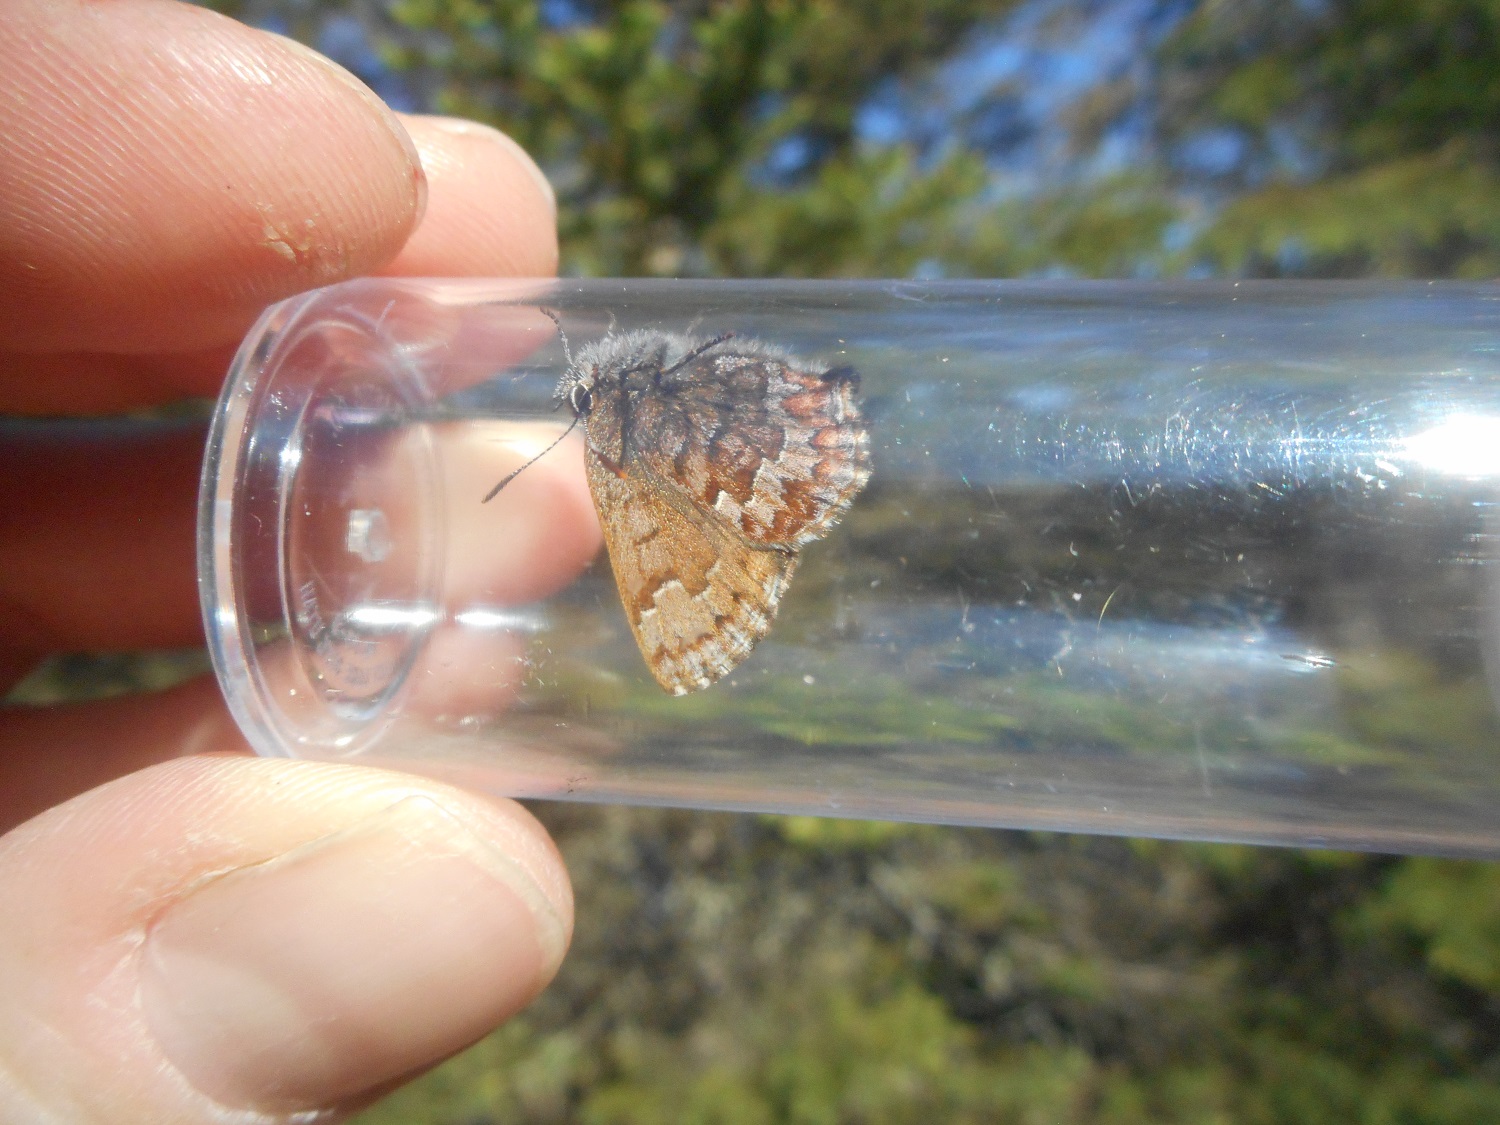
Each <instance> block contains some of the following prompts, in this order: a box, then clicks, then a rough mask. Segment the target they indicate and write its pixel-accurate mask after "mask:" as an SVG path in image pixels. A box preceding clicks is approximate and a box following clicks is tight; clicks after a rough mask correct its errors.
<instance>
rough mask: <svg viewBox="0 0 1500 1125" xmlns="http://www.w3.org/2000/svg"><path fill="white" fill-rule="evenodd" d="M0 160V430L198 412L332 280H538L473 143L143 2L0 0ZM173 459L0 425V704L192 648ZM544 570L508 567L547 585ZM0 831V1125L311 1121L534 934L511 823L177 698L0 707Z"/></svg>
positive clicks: (556, 939)
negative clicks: (241, 360)
mask: <svg viewBox="0 0 1500 1125" xmlns="http://www.w3.org/2000/svg"><path fill="white" fill-rule="evenodd" d="M0 136H4V137H5V138H6V142H5V148H6V155H5V158H4V160H3V161H0V247H3V249H0V413H5V414H11V415H16V414H33V415H54V416H57V415H65V416H78V415H89V414H99V413H106V412H113V411H119V410H122V409H126V408H130V407H136V406H145V405H150V404H153V403H159V402H165V401H170V400H172V399H174V398H178V397H180V396H182V395H184V394H212V393H214V392H215V391H216V389H217V385H218V382H219V380H220V379H221V378H222V377H223V372H224V369H225V366H226V365H227V362H228V359H229V356H230V354H231V352H232V350H233V347H234V344H235V343H236V342H237V340H238V338H239V337H240V336H241V335H242V334H243V333H244V331H245V330H246V329H247V328H248V326H249V324H250V323H251V321H252V320H253V318H254V317H255V315H256V314H257V313H258V312H259V310H260V309H261V308H262V307H263V306H265V305H266V304H268V303H270V302H271V301H274V300H278V299H280V298H282V297H286V296H289V295H291V294H293V293H295V292H297V291H299V290H302V289H306V288H309V287H311V286H315V285H322V284H327V283H330V282H333V281H337V280H339V279H341V278H344V277H350V276H355V275H358V274H363V273H372V272H383V273H398V274H408V275H415V274H437V275H446V276H456V275H465V274H475V275H490V276H495V275H516V276H536V275H542V274H549V273H551V272H552V271H553V270H554V269H555V267H556V242H555V215H554V210H553V203H552V199H551V194H550V191H549V189H548V188H547V187H546V184H545V181H544V180H542V179H541V177H540V174H539V173H538V172H537V170H536V168H535V165H533V164H532V163H531V162H530V160H529V159H528V158H527V157H526V156H525V155H524V154H523V153H521V151H520V150H519V149H518V148H516V146H515V145H514V144H512V143H511V142H509V141H508V140H506V139H505V138H503V137H501V136H500V135H499V134H498V133H494V132H493V131H491V130H487V129H482V128H480V127H478V126H469V125H464V124H460V123H457V122H451V121H442V120H437V119H432V118H404V119H401V121H399V122H398V120H397V119H396V118H395V117H394V116H393V115H391V114H390V113H389V112H388V111H387V110H386V109H385V108H384V107H383V106H382V105H381V104H380V103H379V102H378V101H377V100H376V99H375V98H374V96H373V95H372V94H370V93H369V91H367V90H365V89H364V88H363V87H362V86H360V85H359V84H358V83H357V82H356V81H355V80H354V79H353V78H352V77H351V76H349V75H348V74H346V73H344V72H343V71H341V70H339V69H338V68H337V67H335V66H333V65H332V64H331V63H328V62H327V61H326V60H323V59H321V58H319V57H318V56H316V55H314V54H313V53H312V52H310V51H307V50H306V49H304V48H301V47H298V46H297V45H295V44H293V43H290V42H289V41H286V40H283V39H280V38H277V37H275V36H271V35H267V34H264V33H261V32H257V31H253V30H251V29H248V28H245V27H242V26H240V25H237V24H235V23H233V22H231V21H229V20H226V19H223V18H222V17H219V16H217V15H214V14H212V13H209V12H206V11H204V10H201V9H197V8H191V7H188V6H185V5H180V4H176V3H171V2H166V0H120V2H119V3H116V4H111V5H94V4H84V3H79V2H78V0H57V2H48V0H13V2H12V3H10V4H9V5H7V10H6V12H5V17H4V19H3V20H0ZM413 142H415V143H414V144H413ZM424 204H425V212H424ZM202 438H203V435H202V433H201V431H199V430H198V429H196V428H193V429H190V430H187V429H182V428H172V427H162V428H158V429H153V430H150V431H145V432H142V431H140V430H134V431H125V430H122V429H120V428H118V427H112V428H111V427H105V428H101V427H97V426H87V425H85V426H79V427H76V428H74V429H72V430H71V431H69V432H68V433H66V434H59V432H58V431H56V430H55V429H49V430H48V431H46V432H45V433H43V434H41V435H40V436H38V434H36V433H34V432H30V431H27V430H24V429H20V430H16V429H10V430H0V480H3V481H4V482H5V485H6V487H5V489H4V490H3V492H0V607H3V613H4V616H3V621H4V636H3V637H0V684H3V685H5V686H9V685H10V684H12V683H14V682H15V681H16V680H17V679H18V678H19V677H20V676H21V675H23V674H24V673H25V672H26V671H27V670H28V669H29V668H30V667H32V666H34V664H35V663H36V661H37V660H38V659H39V658H40V657H41V656H43V655H44V654H46V653H48V652H54V651H76V650H110V649H133V648H145V647H166V646H177V645H184V644H191V643H193V642H194V641H195V640H197V639H198V638H199V636H200V626H199V622H198V614H197V597H196V590H195V584H194V567H193V519H194V505H195V491H196V485H197V472H198V461H199V457H200V453H201V448H202ZM536 471H540V472H546V471H548V470H547V467H546V465H545V464H539V466H538V467H537V470H536ZM559 487H560V488H562V489H564V490H566V489H569V488H571V489H573V490H574V492H575V493H576V496H574V497H573V501H570V503H569V506H568V514H569V515H572V514H576V513H583V516H582V517H581V518H591V517H590V516H588V515H587V513H588V512H589V501H588V498H587V493H586V490H585V488H584V486H583V484H582V483H581V481H579V482H576V483H574V484H567V483H563V484H560V485H559ZM537 495H539V496H551V498H552V502H553V503H554V504H555V503H556V497H557V495H558V493H557V492H556V490H554V491H553V492H551V493H548V492H546V491H545V490H544V491H541V492H538V493H537ZM512 514H513V518H522V517H523V516H524V513H521V512H515V511H513V513H512ZM533 515H534V516H535V518H536V519H537V520H538V521H545V520H551V519H557V518H561V517H559V515H558V513H557V511H556V510H548V511H545V512H544V511H537V512H535V513H533ZM543 556H544V552H541V553H538V552H532V553H531V554H530V555H526V554H524V553H523V554H521V555H518V556H516V557H515V558H513V559H511V560H509V565H513V566H516V567H533V568H536V569H537V572H538V573H544V574H546V573H551V574H552V575H553V580H554V582H555V583H557V584H560V583H562V582H565V581H567V580H568V579H569V577H570V576H571V575H570V573H568V572H565V571H563V570H560V569H559V568H558V567H557V566H556V565H555V561H554V560H549V559H548V558H546V557H543ZM214 752H222V753H217V754H215V753H214ZM185 755H191V756H185ZM43 810H47V811H43ZM28 818H30V819H28ZM23 821H24V823H22V822H23ZM18 824H19V827H14V828H12V826H14V825H18ZM0 828H12V830H11V831H10V832H9V833H8V835H6V836H4V837H3V838H0V901H3V902H4V903H5V910H4V912H3V914H0V994H3V995H4V996H5V1004H4V1006H3V1007H0V1120H4V1121H46V1120H59V1121H69V1122H82V1121H95V1120H97V1121H105V1120H107V1121H110V1122H132V1121H140V1122H151V1123H153V1125H163V1123H168V1122H182V1123H198V1122H211V1121H227V1120H249V1119H250V1118H251V1117H252V1116H253V1118H254V1119H255V1120H266V1121H276V1120H289V1119H292V1118H294V1117H295V1118H296V1119H298V1120H307V1119H308V1117H307V1114H308V1113H309V1111H317V1110H325V1111H327V1114H328V1117H329V1118H333V1117H337V1116H338V1115H339V1113H340V1112H341V1111H343V1110H347V1109H348V1108H350V1107H352V1106H356V1105H358V1104H360V1103H361V1102H362V1101H366V1100H368V1099H369V1098H370V1097H372V1096H375V1095H376V1094H378V1092H379V1091H380V1090H381V1089H382V1088H386V1087H388V1086H390V1085H391V1084H394V1083H396V1082H399V1081H400V1080H402V1079H403V1078H404V1077H406V1076H408V1075H410V1074H412V1073H414V1072H417V1071H419V1070H421V1069H423V1068H424V1067H426V1066H428V1065H430V1064H432V1063H434V1062H436V1061H438V1060H439V1059H441V1058H442V1057H444V1056H446V1055H447V1054H449V1053H451V1052H453V1051H455V1050H457V1049H459V1048H460V1047H462V1046H464V1045H466V1044H467V1043H469V1042H471V1041H472V1040H474V1039H476V1038H478V1037H479V1036H481V1035H483V1034H484V1033H485V1032H486V1031H488V1030H489V1029H490V1028H492V1027H494V1026H495V1025H497V1024H498V1023H500V1022H502V1021H503V1020H504V1019H506V1018H507V1017H508V1016H510V1015H511V1014H513V1013H514V1012H515V1011H517V1010H518V1009H519V1008H521V1007H522V1006H523V1005H525V1004H526V1003H527V1002H529V1001H530V1000H531V999H532V997H533V996H534V995H535V994H536V993H537V992H538V991H539V990H540V989H541V988H542V987H543V986H544V985H545V984H546V983H547V981H548V980H550V979H551V977H552V975H553V973H554V972H555V971H556V968H557V965H558V962H559V961H560V959H561V957H562V954H563V951H564V949H565V948H566V945H567V942H568V939H569V936H570V933H571V927H572V900H571V892H570V890H569V887H568V882H567V876H566V873H565V872H564V870H563V868H562V864H561V861H560V859H559V857H558V855H557V853H556V851H555V849H554V848H553V846H552V844H551V842H550V841H549V840H548V839H547V837H546V835H545V833H544V832H543V831H542V829H541V828H540V827H539V826H538V825H537V824H536V822H535V821H534V820H533V819H532V818H531V817H530V816H529V815H528V814H527V813H526V812H525V811H524V810H522V809H521V808H520V807H519V806H517V805H515V804H514V803H511V802H505V801H494V800H489V799H486V798H484V797H481V796H477V795H474V794H468V793H463V792H460V791H458V790H455V789H451V788H447V787H445V786H442V785H439V784H436V783H433V782H428V781H424V780H420V779H416V778H410V777H405V776H402V775H397V774H391V773H385V772H381V771H377V770H367V769H358V768H353V767H346V766H332V765H319V764H315V763H299V762H291V761H271V760H259V759H255V758H251V757H247V756H244V754H243V746H242V745H241V743H240V741H239V739H238V736H237V735H236V734H235V732H234V729H233V725H232V724H231V723H230V722H229V720H228V718H227V717H226V715H225V713H224V711H223V708H222V704H221V702H220V699H219V695H218V692H217V689H216V688H215V686H214V685H213V684H212V683H209V682H197V683H192V684H188V685H185V686H183V687H181V688H178V689H174V690H172V691H168V692H164V693H161V694H159V695H154V696H142V697H133V698H128V699H120V700H109V701H105V702H99V703H91V704H79V705H72V706H65V707H57V708H50V709H36V710H22V709H12V710H9V711H6V712H0ZM246 1110H250V1111H252V1113H251V1114H250V1115H249V1116H247V1115H246V1113H245V1111H246ZM319 1119H320V1120H322V1119H324V1118H323V1117H319Z"/></svg>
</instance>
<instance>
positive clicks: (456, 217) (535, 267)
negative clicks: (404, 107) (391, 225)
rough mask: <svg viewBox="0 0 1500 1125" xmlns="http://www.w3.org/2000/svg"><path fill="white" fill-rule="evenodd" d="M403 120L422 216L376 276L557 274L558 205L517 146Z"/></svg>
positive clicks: (440, 124)
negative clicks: (423, 179)
mask: <svg viewBox="0 0 1500 1125" xmlns="http://www.w3.org/2000/svg"><path fill="white" fill-rule="evenodd" d="M401 121H402V124H404V125H405V126H406V131H407V132H408V133H409V134H410V136H411V139H412V141H413V142H415V144H416V146H417V152H418V153H419V154H421V158H422V167H423V169H424V170H425V171H426V173H427V192H428V196H427V211H426V213H425V215H424V216H423V218H422V222H421V225H419V226H418V227H417V230H416V233H415V234H413V235H412V236H411V238H410V239H409V240H408V241H407V243H406V245H405V246H404V247H402V249H401V253H400V254H399V255H398V256H397V257H396V260H395V261H394V262H392V263H391V264H390V265H388V266H386V267H385V269H384V270H382V271H381V272H382V273H387V274H393V275H394V274H399V275H401V276H405V277H551V276H552V275H553V274H554V273H556V272H557V202H556V199H555V198H554V197H553V194H552V187H551V185H550V184H548V182H547V178H546V177H545V176H544V175H542V171H541V169H540V168H538V167H537V166H536V163H535V162H534V161H533V160H532V159H531V157H530V156H528V155H527V154H526V152H525V151H524V150H523V149H522V148H521V146H520V145H518V144H516V142H515V141H513V140H511V139H510V138H509V137H507V136H506V135H505V134H504V133H502V132H500V131H499V130H497V129H491V128H490V127H489V126H487V125H480V124H478V123H476V122H473V121H462V120H459V119H457V118H452V117H418V116H402V118H401Z"/></svg>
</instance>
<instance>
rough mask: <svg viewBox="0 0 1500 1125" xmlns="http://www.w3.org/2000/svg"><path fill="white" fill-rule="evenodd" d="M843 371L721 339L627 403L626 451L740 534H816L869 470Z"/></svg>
mask: <svg viewBox="0 0 1500 1125" xmlns="http://www.w3.org/2000/svg"><path fill="white" fill-rule="evenodd" d="M857 383H858V379H857V377H856V376H855V375H854V373H853V372H852V371H849V370H847V369H839V370H833V371H830V370H827V369H824V368H821V367H819V366H817V365H810V364H807V363H805V362H803V361H800V360H797V359H796V358H794V357H792V356H789V355H787V354H786V353H784V352H782V351H780V350H779V349H777V348H772V347H768V346H766V345H764V344H760V343H758V342H756V341H753V340H737V339H729V340H726V341H724V342H723V343H722V344H720V345H718V346H716V347H714V348H712V349H710V350H709V351H707V352H705V353H704V354H702V355H700V356H698V357H697V358H695V359H694V360H692V361H691V362H690V363H688V364H686V365H685V366H683V367H682V368H680V369H678V370H676V371H674V372H673V374H672V375H671V376H670V377H669V378H668V379H667V380H666V381H665V384H664V386H663V387H662V388H661V391H660V393H656V394H652V395H649V396H642V397H641V399H640V400H638V401H637V402H636V403H635V405H634V414H635V417H634V419H633V428H634V430H635V432H637V433H639V434H641V435H649V437H650V440H649V441H648V440H641V441H640V442H639V443H638V445H637V446H636V447H635V448H634V449H633V450H632V452H633V453H634V454H635V456H636V457H637V458H638V460H639V463H640V464H641V465H643V466H644V467H645V469H646V470H647V471H648V472H649V473H650V475H651V476H652V477H654V478H656V479H658V480H663V481H670V482H673V483H674V484H676V485H677V486H678V487H679V488H681V489H682V490H683V492H685V493H686V495H687V496H689V497H691V499H692V502H693V503H694V504H695V505H697V507H699V508H700V509H702V511H703V512H704V513H705V514H707V515H710V516H712V517H715V518H717V519H718V520H719V521H721V522H722V523H723V524H724V525H725V527H726V528H728V529H731V530H732V531H733V533H735V534H736V535H738V536H739V537H740V538H742V539H743V540H744V541H746V542H749V543H754V544H758V545H763V546H776V547H788V548H797V547H800V546H802V545H803V544H806V543H810V542H812V541H813V540H815V539H820V538H822V537H823V536H824V535H825V534H827V532H828V529H829V528H830V527H831V526H833V524H834V523H836V522H837V520H838V517H839V516H840V515H841V514H842V513H843V512H844V511H845V509H847V508H848V507H849V504H850V502H851V501H852V500H853V499H854V496H855V495H856V494H857V493H858V492H859V490H860V489H861V488H863V487H864V485H865V482H866V481H867V480H869V477H870V452H869V434H868V432H867V431H866V429H865V426H864V423H863V421H862V420H861V419H860V416H859V411H858V407H857V406H856V403H855V397H854V391H855V388H856V386H857Z"/></svg>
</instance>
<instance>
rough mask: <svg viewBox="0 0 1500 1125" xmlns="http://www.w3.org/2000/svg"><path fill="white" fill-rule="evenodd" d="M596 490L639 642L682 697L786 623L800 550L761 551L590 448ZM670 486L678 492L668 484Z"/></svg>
mask: <svg viewBox="0 0 1500 1125" xmlns="http://www.w3.org/2000/svg"><path fill="white" fill-rule="evenodd" d="M586 461H587V465H588V478H589V490H590V491H591V492H592V493H593V496H594V506H595V508H597V509H598V512H599V522H600V524H601V525H602V526H603V528H604V541H605V544H606V545H607V546H608V548H609V561H610V565H611V566H612V567H613V568H614V572H615V584H616V585H617V586H618V587H619V589H620V601H621V602H622V603H623V604H624V606H625V616H626V618H627V619H628V620H629V621H630V628H631V631H632V632H633V633H634V634H635V642H636V644H637V645H639V646H640V650H641V655H642V656H643V657H645V658H646V665H647V667H649V668H650V669H651V674H652V675H653V676H655V677H656V682H657V683H659V684H661V686H662V687H663V688H665V689H666V690H667V691H669V692H671V693H672V694H673V695H686V694H687V693H688V692H690V691H697V690H698V689H699V688H705V687H708V685H709V684H711V683H713V682H714V681H715V680H717V679H719V677H721V676H723V675H724V674H725V673H726V672H728V671H730V670H731V669H733V668H734V667H735V666H736V665H738V664H739V663H740V661H742V660H744V659H745V657H747V656H749V655H750V650H751V649H753V648H754V647H755V644H756V642H757V641H759V640H760V639H761V638H762V637H764V636H765V635H766V632H767V631H768V630H769V629H770V628H771V622H772V621H773V620H774V619H775V617H776V606H777V604H778V603H779V602H780V600H781V594H782V591H784V590H785V589H786V587H787V583H788V582H789V581H790V580H791V577H792V571H793V570H794V569H795V568H796V565H797V557H796V554H795V552H793V551H789V550H776V549H756V548H754V547H752V546H750V545H748V544H746V543H745V541H744V540H743V539H742V538H741V537H739V536H737V535H735V534H733V533H732V532H731V531H729V530H728V529H727V528H725V527H724V526H723V525H722V524H720V523H718V522H716V521H715V520H714V519H713V518H712V517H710V516H708V515H707V514H706V513H704V512H702V511H700V510H698V509H697V508H696V507H694V506H693V505H692V504H690V503H685V502H683V501H682V500H681V499H679V500H678V502H677V503H673V502H672V501H673V499H674V498H673V497H671V496H670V495H669V494H668V493H667V491H666V490H665V489H664V488H663V487H662V486H661V485H660V484H658V483H654V482H652V481H651V480H650V479H649V478H647V477H644V476H641V475H637V474H634V473H625V474H623V475H620V474H616V473H615V472H614V471H613V470H612V469H611V468H610V467H609V466H607V465H606V464H605V463H604V462H603V461H602V460H601V459H600V458H599V456H598V455H597V454H596V453H595V452H594V451H593V450H592V449H590V450H589V452H588V453H587V455H586ZM668 487H670V486H668Z"/></svg>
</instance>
